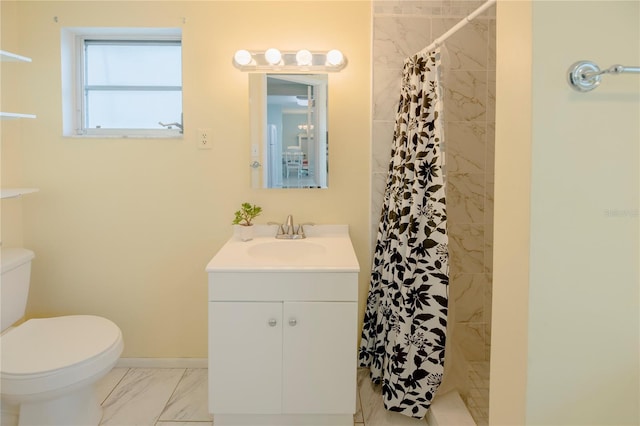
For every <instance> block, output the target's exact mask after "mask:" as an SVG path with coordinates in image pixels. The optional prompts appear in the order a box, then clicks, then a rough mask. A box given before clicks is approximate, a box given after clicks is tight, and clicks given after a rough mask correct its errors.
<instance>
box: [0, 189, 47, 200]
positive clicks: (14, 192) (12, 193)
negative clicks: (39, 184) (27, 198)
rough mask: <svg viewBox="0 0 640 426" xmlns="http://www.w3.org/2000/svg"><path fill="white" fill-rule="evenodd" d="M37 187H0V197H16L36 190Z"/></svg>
mask: <svg viewBox="0 0 640 426" xmlns="http://www.w3.org/2000/svg"><path fill="white" fill-rule="evenodd" d="M38 191H39V189H38V188H2V189H1V190H0V198H2V199H4V198H16V197H20V196H22V195H25V194H31V193H33V192H38Z"/></svg>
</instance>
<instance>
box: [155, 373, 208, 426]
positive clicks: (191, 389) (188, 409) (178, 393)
mask: <svg viewBox="0 0 640 426" xmlns="http://www.w3.org/2000/svg"><path fill="white" fill-rule="evenodd" d="M207 383H208V381H207V369H206V368H196V369H188V370H187V371H186V372H185V373H184V376H183V377H182V380H180V383H179V384H178V387H177V388H176V390H175V392H174V393H173V395H171V399H170V400H169V402H168V403H167V406H166V407H165V409H164V411H163V412H162V414H161V415H160V420H162V421H168V420H174V421H175V420H181V421H190V422H193V421H209V422H210V421H211V419H212V417H211V415H210V414H209V409H208V406H207V403H208V401H207V395H208V389H207Z"/></svg>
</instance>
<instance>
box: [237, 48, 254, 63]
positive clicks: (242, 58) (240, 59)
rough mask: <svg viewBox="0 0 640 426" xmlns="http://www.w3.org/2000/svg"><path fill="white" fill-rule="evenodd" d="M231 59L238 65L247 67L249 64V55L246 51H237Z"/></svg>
mask: <svg viewBox="0 0 640 426" xmlns="http://www.w3.org/2000/svg"><path fill="white" fill-rule="evenodd" d="M233 59H234V60H235V61H236V64H238V65H241V66H244V65H249V64H250V63H251V53H249V51H248V50H238V51H237V52H236V54H235V55H233Z"/></svg>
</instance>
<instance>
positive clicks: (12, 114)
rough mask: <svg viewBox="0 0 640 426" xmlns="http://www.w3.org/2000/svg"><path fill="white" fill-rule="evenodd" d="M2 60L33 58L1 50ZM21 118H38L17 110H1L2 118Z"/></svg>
mask: <svg viewBox="0 0 640 426" xmlns="http://www.w3.org/2000/svg"><path fill="white" fill-rule="evenodd" d="M0 62H31V58H28V57H26V56H22V55H18V54H16V53H11V52H7V51H6V50H0ZM19 118H36V116H35V115H33V114H19V113H15V112H0V120H17V119H19Z"/></svg>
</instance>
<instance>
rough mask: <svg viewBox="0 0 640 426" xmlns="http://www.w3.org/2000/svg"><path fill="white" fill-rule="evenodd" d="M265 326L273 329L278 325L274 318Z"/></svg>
mask: <svg viewBox="0 0 640 426" xmlns="http://www.w3.org/2000/svg"><path fill="white" fill-rule="evenodd" d="M267 324H269V327H275V326H276V325H278V320H276V319H275V318H271V319H270V320H269V321H267Z"/></svg>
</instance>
